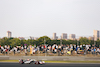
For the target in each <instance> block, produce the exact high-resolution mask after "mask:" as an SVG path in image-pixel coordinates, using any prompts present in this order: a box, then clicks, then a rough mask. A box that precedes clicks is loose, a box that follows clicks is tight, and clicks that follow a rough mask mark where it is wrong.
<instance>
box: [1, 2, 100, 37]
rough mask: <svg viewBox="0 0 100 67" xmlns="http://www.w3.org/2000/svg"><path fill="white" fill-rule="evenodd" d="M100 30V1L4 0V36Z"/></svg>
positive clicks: (87, 33) (86, 33)
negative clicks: (7, 34) (10, 34)
mask: <svg viewBox="0 0 100 67" xmlns="http://www.w3.org/2000/svg"><path fill="white" fill-rule="evenodd" d="M94 29H95V30H100V0H0V37H4V36H6V32H7V31H11V32H12V36H13V37H21V36H22V37H29V36H33V37H40V36H44V35H47V36H49V37H52V35H53V33H57V36H60V35H61V34H62V33H67V34H68V36H69V34H76V36H77V37H78V36H92V35H93V30H94Z"/></svg>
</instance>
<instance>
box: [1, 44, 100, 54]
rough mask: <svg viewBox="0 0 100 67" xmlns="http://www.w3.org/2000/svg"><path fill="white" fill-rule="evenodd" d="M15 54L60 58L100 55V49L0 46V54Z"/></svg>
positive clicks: (57, 46) (70, 46)
mask: <svg viewBox="0 0 100 67" xmlns="http://www.w3.org/2000/svg"><path fill="white" fill-rule="evenodd" d="M10 53H13V54H14V55H15V54H17V53H20V54H22V53H23V54H25V55H28V54H30V55H34V54H44V53H46V54H47V55H51V54H57V55H58V56H61V55H73V54H82V55H86V54H93V55H94V54H95V55H100V47H97V46H95V45H90V44H89V45H84V44H83V45H75V44H70V45H57V44H54V45H39V46H36V45H34V46H32V45H29V46H27V45H24V46H23V45H21V46H14V47H12V46H9V45H5V46H1V45H0V54H7V55H8V54H10Z"/></svg>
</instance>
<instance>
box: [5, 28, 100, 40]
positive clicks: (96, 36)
mask: <svg viewBox="0 0 100 67" xmlns="http://www.w3.org/2000/svg"><path fill="white" fill-rule="evenodd" d="M99 33H100V31H99V30H93V36H88V37H86V36H78V37H77V36H76V34H69V35H68V34H67V33H62V34H61V35H60V36H57V35H56V33H53V36H52V37H50V36H48V35H45V36H48V37H49V38H50V39H53V40H56V39H57V40H59V39H65V40H69V39H70V40H77V39H78V40H79V39H80V38H81V37H86V38H87V39H89V40H95V41H96V40H97V39H100V34H99ZM5 37H7V38H10V37H12V32H11V31H7V36H5ZM41 37H42V36H41ZM14 38H16V37H14ZM17 38H19V39H20V40H22V39H34V40H37V39H38V38H40V37H33V36H29V37H17Z"/></svg>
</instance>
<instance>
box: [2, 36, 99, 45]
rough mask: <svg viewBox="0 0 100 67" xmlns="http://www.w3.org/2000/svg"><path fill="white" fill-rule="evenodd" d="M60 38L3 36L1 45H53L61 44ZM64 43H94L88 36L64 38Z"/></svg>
mask: <svg viewBox="0 0 100 67" xmlns="http://www.w3.org/2000/svg"><path fill="white" fill-rule="evenodd" d="M60 42H61V41H60V40H51V39H50V38H49V37H48V36H42V37H40V38H38V39H37V40H33V39H28V40H20V39H19V38H7V37H3V38H1V39H0V45H2V46H4V45H11V46H16V45H18V46H20V45H24V44H27V45H42V44H44V43H45V44H48V45H53V44H57V45H60ZM95 43H96V45H97V46H98V45H100V40H97V41H95ZM62 44H65V45H67V44H76V45H77V44H78V45H80V44H90V45H92V44H94V41H93V40H88V39H87V38H86V37H81V38H80V39H79V41H77V40H63V39H62Z"/></svg>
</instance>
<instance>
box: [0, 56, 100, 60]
mask: <svg viewBox="0 0 100 67" xmlns="http://www.w3.org/2000/svg"><path fill="white" fill-rule="evenodd" d="M19 59H36V60H49V61H100V57H85V56H82V57H80V56H0V60H19Z"/></svg>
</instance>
